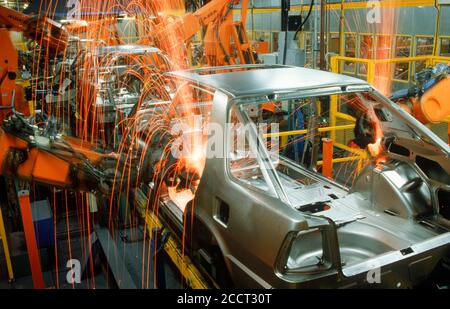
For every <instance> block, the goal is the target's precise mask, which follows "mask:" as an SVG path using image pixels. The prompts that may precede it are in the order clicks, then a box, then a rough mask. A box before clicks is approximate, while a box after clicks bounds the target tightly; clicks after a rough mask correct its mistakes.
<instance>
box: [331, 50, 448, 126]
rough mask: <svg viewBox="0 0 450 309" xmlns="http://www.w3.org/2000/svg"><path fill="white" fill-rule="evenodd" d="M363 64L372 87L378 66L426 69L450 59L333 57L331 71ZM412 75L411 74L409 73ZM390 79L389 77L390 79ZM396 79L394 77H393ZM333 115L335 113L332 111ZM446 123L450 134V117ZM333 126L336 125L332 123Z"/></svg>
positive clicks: (427, 57)
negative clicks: (420, 65)
mask: <svg viewBox="0 0 450 309" xmlns="http://www.w3.org/2000/svg"><path fill="white" fill-rule="evenodd" d="M348 62H350V63H355V64H356V63H363V64H366V65H367V75H366V78H367V82H368V83H369V84H371V85H375V80H376V79H375V76H376V69H377V66H378V65H386V64H393V65H395V64H398V63H409V64H411V63H418V62H422V63H425V66H426V67H430V66H435V65H437V64H440V63H447V64H450V57H442V56H416V57H405V58H391V59H364V58H351V57H343V56H333V57H332V58H331V61H330V64H331V71H332V72H334V73H343V74H346V72H345V71H344V70H343V63H348ZM391 72H392V74H394V73H393V72H394V70H391ZM409 74H411V72H410V73H409ZM388 78H389V77H388ZM391 78H392V79H394V76H391ZM375 86H376V85H375ZM331 113H333V111H331ZM335 113H337V114H336V116H339V112H338V111H337V110H336V111H335ZM445 122H447V123H449V132H450V117H448V118H447V119H446V120H445ZM331 125H332V126H333V125H334V124H333V123H331Z"/></svg>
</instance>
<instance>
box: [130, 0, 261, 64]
mask: <svg viewBox="0 0 450 309" xmlns="http://www.w3.org/2000/svg"><path fill="white" fill-rule="evenodd" d="M239 2H240V0H212V1H211V2H209V3H208V4H206V5H205V6H203V7H202V8H200V9H199V10H197V11H196V12H194V13H188V14H185V15H184V16H183V17H182V18H176V17H162V18H160V20H159V22H158V23H157V25H156V27H155V29H154V31H152V34H151V36H150V37H146V38H144V39H142V40H141V41H140V42H139V43H140V44H149V43H150V42H151V41H153V42H154V44H155V45H156V46H157V47H158V48H160V49H161V50H163V51H165V52H166V53H168V54H169V58H170V59H173V61H174V62H175V63H177V64H181V63H185V62H186V55H185V53H184V52H183V51H185V50H186V49H185V44H187V43H189V41H190V40H191V39H192V38H193V37H194V36H195V35H196V34H197V33H198V32H199V31H200V30H201V29H202V28H206V29H207V30H206V34H205V38H204V44H205V54H206V56H207V62H208V64H209V65H221V64H230V63H235V61H234V60H231V58H233V59H234V58H235V57H232V56H230V54H231V52H230V50H231V49H232V48H233V47H235V46H240V45H241V42H243V41H244V44H246V43H247V42H246V41H247V39H246V38H247V34H246V32H245V27H241V29H239V27H236V25H235V23H234V22H233V11H232V9H233V5H235V4H238V3H239ZM242 2H243V8H244V11H245V12H246V7H247V4H248V0H243V1H242ZM243 15H245V16H246V13H245V14H244V13H243ZM243 21H244V22H245V17H244V19H243ZM232 38H233V39H234V41H235V45H234V46H232V43H231V41H232V40H233V39H232ZM241 58H242V59H241V63H253V62H254V61H253V58H251V59H250V58H248V59H247V60H248V61H245V59H244V57H241Z"/></svg>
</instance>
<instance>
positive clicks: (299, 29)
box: [294, 0, 314, 41]
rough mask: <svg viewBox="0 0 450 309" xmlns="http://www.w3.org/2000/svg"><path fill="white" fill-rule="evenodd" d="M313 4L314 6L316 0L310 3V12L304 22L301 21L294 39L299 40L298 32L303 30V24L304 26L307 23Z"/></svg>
mask: <svg viewBox="0 0 450 309" xmlns="http://www.w3.org/2000/svg"><path fill="white" fill-rule="evenodd" d="M313 6H314V0H311V4H310V6H309V11H308V14H307V15H306V17H305V20H304V21H302V23H301V24H300V26H299V27H298V29H297V31H295V35H294V41H295V40H297V35H298V33H299V32H300V31H302V29H303V26H304V25H305V24H306V22H307V21H308V19H309V16H310V15H311V12H312V8H313Z"/></svg>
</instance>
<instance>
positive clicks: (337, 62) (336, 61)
mask: <svg viewBox="0 0 450 309" xmlns="http://www.w3.org/2000/svg"><path fill="white" fill-rule="evenodd" d="M343 62H346V63H349V62H350V63H355V64H357V63H362V64H365V65H367V75H366V76H367V82H368V83H369V84H372V85H373V84H374V83H375V74H376V68H377V66H379V65H383V64H397V63H415V62H424V63H425V65H426V66H427V67H428V66H434V65H436V64H439V63H449V64H450V57H441V56H416V57H403V58H390V59H364V58H352V57H344V56H333V57H331V71H332V72H334V73H345V72H344V71H343V65H342V63H343ZM392 72H394V70H392ZM392 78H393V77H392Z"/></svg>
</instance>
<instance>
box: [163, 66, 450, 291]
mask: <svg viewBox="0 0 450 309" xmlns="http://www.w3.org/2000/svg"><path fill="white" fill-rule="evenodd" d="M167 76H168V77H169V78H171V79H174V80H177V81H182V82H183V83H190V84H192V85H194V86H195V87H198V88H200V89H205V90H207V91H208V92H209V93H211V94H212V96H213V98H212V102H211V104H212V108H211V110H210V112H208V115H209V117H210V122H214V123H218V124H222V125H224V126H225V124H226V123H228V122H230V113H236V114H238V116H239V119H241V121H242V122H244V123H248V122H252V119H254V118H252V117H253V116H249V114H248V113H247V114H246V112H245V106H246V104H247V105H248V104H253V103H254V102H265V103H267V102H272V101H279V102H286V101H289V100H291V99H292V102H294V103H295V102H303V103H304V101H302V100H304V98H306V99H307V98H309V97H315V98H319V100H322V98H324V97H327V96H331V97H333V96H335V95H339V96H342V97H343V98H347V96H348V95H350V96H353V95H355V97H356V96H357V97H358V98H359V99H361V100H362V101H365V100H367V102H369V103H368V105H370V104H371V102H373V103H374V105H375V112H376V114H377V115H378V116H377V117H378V118H380V123H381V126H382V128H383V130H384V133H385V134H384V136H383V138H382V144H383V147H384V151H383V160H381V161H380V160H376V158H369V159H368V161H367V162H368V163H367V165H366V166H365V167H362V168H361V169H360V170H358V173H357V175H356V174H355V177H354V179H352V183H351V185H348V184H343V183H342V182H339V181H338V180H337V179H334V180H332V179H329V178H326V177H324V176H322V175H321V174H320V173H319V172H318V171H317V169H316V164H317V162H318V160H317V158H316V159H315V161H314V164H313V166H312V168H311V164H310V166H307V165H308V164H306V165H305V164H298V162H295V160H294V159H289V158H287V157H284V156H283V155H282V157H281V159H278V161H273V160H272V159H271V155H270V154H269V152H268V151H267V148H266V147H258V148H257V150H256V151H257V157H258V158H257V159H256V161H257V162H259V163H258V164H259V167H260V168H261V167H264V168H261V170H264V171H263V172H262V173H260V174H258V175H256V176H255V175H253V176H251V177H248V178H245V179H244V178H242V177H241V176H239V175H241V174H239V172H235V171H233V170H231V168H230V166H231V164H230V158H226V157H225V158H218V157H214V158H206V160H205V164H204V170H203V173H202V176H201V180H200V184H199V186H198V190H197V191H196V192H195V199H194V200H193V201H192V202H191V203H190V204H189V205H188V206H187V207H186V208H185V209H184V211H185V212H186V211H187V212H189V213H191V214H194V217H195V220H193V221H192V222H194V223H193V224H194V226H192V228H193V231H194V232H193V233H192V237H193V240H194V243H195V244H196V245H195V246H194V247H193V249H192V254H193V255H196V256H197V257H199V259H198V260H199V261H200V262H199V263H200V264H202V261H203V262H205V261H207V262H206V263H203V264H208V261H209V264H210V265H209V266H205V269H209V273H210V275H211V277H213V278H215V279H218V278H216V277H218V276H217V274H218V273H222V272H223V270H224V269H221V267H223V268H225V269H226V273H227V276H228V278H229V279H230V280H231V281H232V283H233V286H236V287H251V288H254V287H256V288H273V287H275V288H301V287H320V288H322V287H332V288H344V287H359V286H368V287H370V286H373V285H372V284H375V285H376V286H384V287H393V288H399V287H401V288H407V287H413V286H416V285H418V284H420V283H421V282H423V281H424V280H425V279H426V278H427V277H428V276H429V275H430V274H431V273H432V271H433V270H434V269H435V268H436V266H437V265H438V264H439V263H441V262H442V260H443V259H444V260H445V258H446V257H447V256H448V254H449V246H450V245H449V244H450V233H449V228H450V216H449V210H448V209H449V207H450V206H449V204H448V203H449V198H448V196H449V192H450V181H449V178H450V177H449V174H450V161H449V153H450V149H449V147H448V145H446V144H445V143H444V142H442V141H441V140H440V139H439V138H438V137H437V136H436V135H434V134H433V133H432V132H431V131H430V130H428V128H426V127H424V126H423V125H421V124H420V123H419V122H418V121H416V120H415V119H414V118H412V117H411V116H409V115H407V114H406V113H405V112H403V111H402V110H401V109H400V108H399V107H397V106H396V105H395V104H394V103H392V102H390V101H389V100H388V99H386V98H385V97H383V96H382V95H381V94H379V93H378V92H377V91H376V90H374V89H373V88H372V87H371V86H370V85H368V84H367V83H366V82H364V81H361V80H359V79H355V78H351V77H347V76H341V75H336V74H332V73H328V72H321V71H315V70H310V69H305V68H296V67H286V66H234V67H222V68H214V69H211V68H206V69H198V70H191V71H183V72H175V73H170V74H168V75H167ZM293 98H294V99H293ZM352 98H353V97H352ZM307 100H308V99H307ZM289 102H290V101H289ZM305 102H317V100H311V101H305ZM323 102H327V104H329V103H330V102H329V101H326V100H324V101H323ZM323 102H322V103H323ZM303 103H302V104H303ZM352 104H353V103H352ZM370 108H371V107H370V106H369V109H370ZM311 113H312V115H314V113H313V112H311ZM380 113H381V114H383V115H384V116H380V115H381V114H380ZM316 116H317V115H316ZM312 118H314V117H313V116H311V117H310V119H309V121H310V122H311V119H312ZM316 118H317V119H318V117H316ZM348 118H349V119H350V118H351V117H350V116H349V117H348ZM310 129H312V127H311V128H310ZM226 134H228V133H226ZM249 136H250V137H249V138H250V139H255V140H257V139H258V138H260V137H258V134H257V132H252V133H250V135H249ZM305 137H306V139H308V138H310V137H311V138H314V137H313V136H312V135H311V136H309V135H308V134H306V135H305ZM223 143H224V145H223V146H224V148H225V149H226V150H225V152H227V151H228V148H227V147H229V146H230V142H229V138H228V136H227V135H225V138H224V141H223ZM303 147H306V146H304V145H303ZM304 149H305V148H303V150H304ZM304 151H305V150H304ZM319 152H320V150H319ZM304 153H305V152H304ZM305 162H306V161H304V162H303V163H305ZM310 162H311V161H310ZM263 165H264V166H263ZM252 169H253V170H254V166H253V167H251V168H249V169H247V170H246V171H250V170H252ZM245 173H247V172H245ZM299 179H303V180H306V181H300V182H299V181H298V180H299ZM161 200H162V208H161V214H162V216H163V217H164V218H165V220H167V221H168V222H169V223H171V224H172V225H173V226H174V225H178V226H179V228H180V231H189V229H190V228H191V227H189V228H186V225H190V222H191V219H186V218H189V216H187V215H185V214H183V209H180V207H176V205H174V204H175V203H174V202H173V201H172V200H171V198H170V196H166V197H164V198H161ZM183 226H184V227H183ZM186 234H188V233H186ZM221 262H223V264H221ZM208 267H209V268H208ZM218 280H219V279H218Z"/></svg>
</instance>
